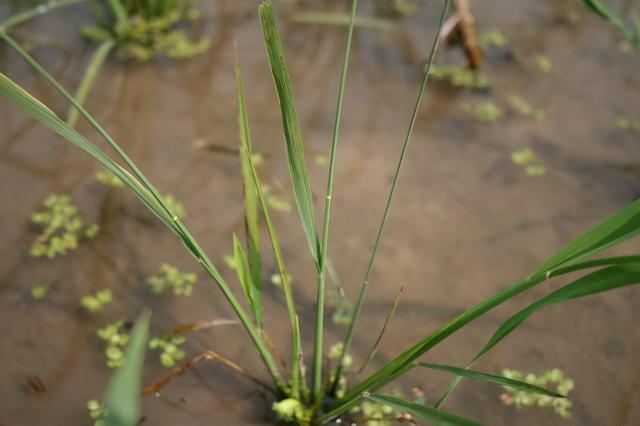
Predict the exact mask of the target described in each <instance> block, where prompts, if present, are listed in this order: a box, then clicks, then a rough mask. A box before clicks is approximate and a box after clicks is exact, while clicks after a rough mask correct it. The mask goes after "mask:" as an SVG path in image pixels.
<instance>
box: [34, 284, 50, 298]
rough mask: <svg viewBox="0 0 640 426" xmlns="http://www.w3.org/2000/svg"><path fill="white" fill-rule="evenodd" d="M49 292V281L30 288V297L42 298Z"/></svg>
mask: <svg viewBox="0 0 640 426" xmlns="http://www.w3.org/2000/svg"><path fill="white" fill-rule="evenodd" d="M47 292H49V283H40V284H38V285H37V286H35V287H33V288H32V289H31V292H30V293H31V298H32V299H34V300H40V299H44V297H45V296H46V295H47Z"/></svg>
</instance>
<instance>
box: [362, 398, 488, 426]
mask: <svg viewBox="0 0 640 426" xmlns="http://www.w3.org/2000/svg"><path fill="white" fill-rule="evenodd" d="M365 397H366V398H369V399H370V400H372V401H375V402H378V403H380V404H385V405H388V406H390V407H393V408H395V409H396V410H398V411H401V412H403V413H408V414H411V415H412V416H414V417H416V418H418V419H421V420H426V421H428V422H431V423H433V424H435V425H439V426H479V425H480V423H478V422H474V421H473V420H469V419H465V418H464V417H460V416H458V415H456V414H452V413H447V412H445V411H440V410H436V409H434V408H431V407H428V406H426V405H422V404H417V403H415V402H409V401H405V400H403V399H399V398H394V397H392V396H386V395H378V394H374V393H372V394H365Z"/></svg>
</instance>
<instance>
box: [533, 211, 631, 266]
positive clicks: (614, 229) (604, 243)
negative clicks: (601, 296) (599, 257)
mask: <svg viewBox="0 0 640 426" xmlns="http://www.w3.org/2000/svg"><path fill="white" fill-rule="evenodd" d="M638 234H640V200H636V201H634V202H633V203H631V204H629V205H628V206H626V207H625V208H623V209H622V210H620V211H618V212H617V213H615V214H613V215H612V216H610V217H609V218H607V219H606V220H604V221H603V222H601V223H599V224H598V225H596V226H595V227H593V228H591V229H590V230H589V231H587V232H585V233H584V234H582V235H580V236H579V237H578V238H576V239H575V240H573V241H572V242H571V243H569V244H568V245H566V246H565V247H564V248H563V249H561V250H560V251H558V252H557V253H556V254H554V255H553V256H551V258H549V260H547V261H546V262H545V263H544V264H543V265H542V266H540V267H539V268H538V269H537V270H536V272H535V273H546V272H547V271H550V270H553V269H555V268H557V267H559V266H564V265H567V264H569V263H572V262H576V261H578V260H581V259H584V258H585V257H588V256H592V255H594V254H596V253H599V252H601V251H603V250H605V249H607V248H609V247H611V246H614V245H616V244H620V243H622V242H624V241H626V240H628V239H630V238H633V237H635V236H636V235H638Z"/></svg>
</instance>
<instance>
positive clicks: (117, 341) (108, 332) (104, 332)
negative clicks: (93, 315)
mask: <svg viewBox="0 0 640 426" xmlns="http://www.w3.org/2000/svg"><path fill="white" fill-rule="evenodd" d="M129 328H130V327H128V323H126V322H125V321H116V322H113V323H111V324H108V325H106V326H104V327H103V328H101V329H99V330H98V332H97V335H98V337H99V338H100V339H101V340H103V341H104V342H106V344H107V347H106V349H105V351H104V353H105V356H106V358H107V366H108V367H110V368H117V367H120V366H121V365H122V363H123V362H124V350H123V349H124V347H125V346H126V345H127V343H128V342H129V332H128V329H129Z"/></svg>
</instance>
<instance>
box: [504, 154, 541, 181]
mask: <svg viewBox="0 0 640 426" xmlns="http://www.w3.org/2000/svg"><path fill="white" fill-rule="evenodd" d="M511 161H512V162H513V164H515V165H517V166H520V167H522V168H523V169H524V172H525V174H526V175H527V176H530V177H534V176H544V175H545V174H546V172H547V170H546V169H545V167H544V166H543V165H542V164H540V162H539V160H538V156H537V155H536V154H535V152H533V150H532V149H531V148H524V149H519V150H517V151H513V152H512V153H511Z"/></svg>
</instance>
